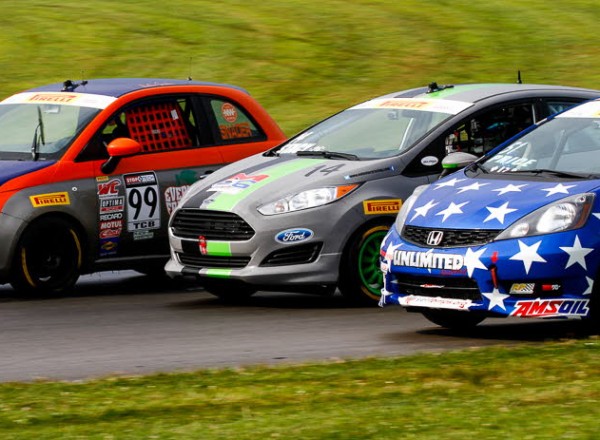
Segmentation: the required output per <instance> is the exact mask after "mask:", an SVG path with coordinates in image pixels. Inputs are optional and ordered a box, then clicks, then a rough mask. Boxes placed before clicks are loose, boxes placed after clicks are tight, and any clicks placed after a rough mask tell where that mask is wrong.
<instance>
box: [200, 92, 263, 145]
mask: <svg viewBox="0 0 600 440" xmlns="http://www.w3.org/2000/svg"><path fill="white" fill-rule="evenodd" d="M210 109H211V112H212V116H213V117H214V120H215V121H216V123H217V130H218V133H217V139H220V140H221V142H225V143H228V142H232V141H233V142H239V141H240V140H244V141H247V142H252V141H259V140H264V139H265V136H264V134H263V132H262V131H261V130H260V128H259V127H258V126H257V125H256V124H255V123H254V122H253V121H252V120H251V119H250V118H249V117H248V114H247V113H246V112H245V111H244V109H242V108H241V107H240V106H239V105H237V104H235V103H233V102H230V101H226V100H223V99H220V98H210Z"/></svg>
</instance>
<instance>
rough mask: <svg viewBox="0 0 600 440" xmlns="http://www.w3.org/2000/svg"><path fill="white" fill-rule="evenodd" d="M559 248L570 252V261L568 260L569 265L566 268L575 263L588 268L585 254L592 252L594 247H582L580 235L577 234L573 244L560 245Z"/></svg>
mask: <svg viewBox="0 0 600 440" xmlns="http://www.w3.org/2000/svg"><path fill="white" fill-rule="evenodd" d="M559 248H560V249H561V250H563V251H565V252H566V253H567V254H569V261H567V265H566V266H565V269H566V268H568V267H570V266H573V265H574V264H579V265H580V266H581V267H583V268H584V269H585V270H587V266H586V264H585V256H586V255H587V254H589V253H590V252H592V251H593V250H594V249H593V248H584V247H581V243H580V242H579V236H577V235H576V236H575V241H574V242H573V246H559Z"/></svg>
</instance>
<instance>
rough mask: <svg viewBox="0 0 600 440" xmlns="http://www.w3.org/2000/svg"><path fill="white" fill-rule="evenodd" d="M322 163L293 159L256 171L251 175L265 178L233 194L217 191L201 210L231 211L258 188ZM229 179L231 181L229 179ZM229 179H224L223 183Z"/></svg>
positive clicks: (312, 160) (319, 161)
mask: <svg viewBox="0 0 600 440" xmlns="http://www.w3.org/2000/svg"><path fill="white" fill-rule="evenodd" d="M323 162H324V161H323V160H318V159H317V160H316V159H294V160H291V161H288V162H285V163H283V164H281V165H275V166H272V167H267V168H263V169H261V170H257V171H256V172H254V173H253V175H262V174H265V175H266V176H267V177H266V178H265V179H262V180H260V181H259V182H255V183H254V184H253V185H250V186H248V187H246V188H244V189H242V190H241V191H237V192H235V193H234V194H231V193H228V192H221V191H217V192H216V193H215V195H214V196H213V197H211V198H210V200H209V201H208V202H207V203H206V204H203V206H202V209H212V210H215V211H231V210H232V209H233V208H234V207H235V206H236V205H237V204H238V203H239V202H240V201H242V200H243V199H245V198H246V197H248V196H249V195H250V194H252V193H253V192H254V191H256V190H258V189H259V188H262V187H263V186H265V185H268V184H269V183H271V182H274V181H276V180H278V179H281V178H283V177H286V176H288V175H290V174H292V173H294V172H296V171H300V170H303V169H306V168H309V167H312V166H314V165H315V164H321V163H323ZM229 179H231V177H230V178H229ZM229 179H226V180H225V181H227V180H229ZM225 181H223V182H225ZM217 185H218V184H217Z"/></svg>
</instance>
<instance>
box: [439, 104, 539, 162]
mask: <svg viewBox="0 0 600 440" xmlns="http://www.w3.org/2000/svg"><path fill="white" fill-rule="evenodd" d="M534 122H535V112H534V109H533V105H532V104H528V103H522V104H513V105H508V106H503V107H497V108H494V109H492V110H488V111H486V112H483V113H480V114H478V115H476V116H475V117H473V118H471V119H469V120H467V121H464V122H462V123H461V124H459V125H458V126H457V127H455V128H454V129H453V130H452V131H451V132H450V134H449V135H448V136H447V137H446V140H445V144H446V153H451V152H454V151H464V152H467V153H471V154H475V155H478V156H480V155H482V154H484V153H487V152H488V151H490V150H492V149H493V148H495V147H496V146H498V145H499V144H500V143H502V142H504V141H505V140H507V139H509V138H510V137H512V136H514V135H515V134H517V133H519V132H520V131H521V130H524V129H525V128H527V127H529V126H530V125H531V124H533V123H534Z"/></svg>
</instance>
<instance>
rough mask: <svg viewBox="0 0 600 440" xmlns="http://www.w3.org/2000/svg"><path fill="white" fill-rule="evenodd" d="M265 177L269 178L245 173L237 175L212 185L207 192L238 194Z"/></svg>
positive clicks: (265, 175)
mask: <svg viewBox="0 0 600 440" xmlns="http://www.w3.org/2000/svg"><path fill="white" fill-rule="evenodd" d="M267 177H269V175H268V174H258V175H249V174H246V173H239V174H236V175H235V176H231V177H230V178H228V179H226V180H222V181H221V182H217V183H215V184H213V185H212V186H211V187H210V188H208V189H207V191H215V192H223V193H227V194H238V193H240V192H242V191H244V190H245V189H247V188H250V187H251V186H252V185H254V184H255V183H257V182H260V181H261V180H264V179H266V178H267Z"/></svg>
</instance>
